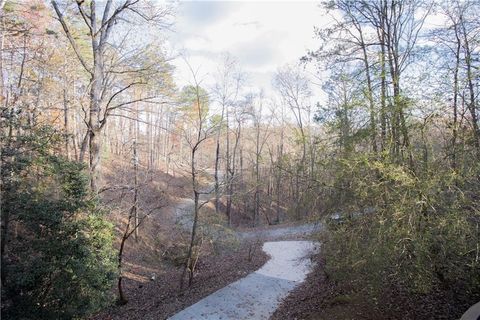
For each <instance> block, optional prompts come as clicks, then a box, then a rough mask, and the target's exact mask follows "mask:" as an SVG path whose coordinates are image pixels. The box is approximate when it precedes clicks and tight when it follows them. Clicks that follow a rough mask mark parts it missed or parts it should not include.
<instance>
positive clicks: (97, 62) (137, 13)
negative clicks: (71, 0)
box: [51, 0, 170, 192]
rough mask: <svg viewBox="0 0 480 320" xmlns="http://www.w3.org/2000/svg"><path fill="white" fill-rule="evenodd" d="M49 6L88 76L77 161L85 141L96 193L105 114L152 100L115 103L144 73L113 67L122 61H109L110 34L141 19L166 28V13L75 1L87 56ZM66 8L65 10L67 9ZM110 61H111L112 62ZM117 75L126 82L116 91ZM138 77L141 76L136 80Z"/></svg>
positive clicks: (129, 1) (133, 1)
mask: <svg viewBox="0 0 480 320" xmlns="http://www.w3.org/2000/svg"><path fill="white" fill-rule="evenodd" d="M51 3H52V6H53V8H54V10H55V13H56V15H57V17H58V20H59V21H60V23H61V25H62V29H63V31H64V33H65V36H66V37H67V39H68V40H69V42H70V45H71V46H72V48H73V50H74V52H75V54H76V57H77V59H78V61H79V63H80V64H81V65H82V67H83V68H84V70H85V72H87V74H88V75H89V76H90V81H89V88H90V89H89V90H90V93H89V106H88V110H87V111H86V113H87V114H88V116H87V120H86V125H87V134H86V135H85V138H84V144H82V150H81V152H80V160H81V161H82V160H83V155H84V153H85V150H86V143H87V142H88V146H89V161H88V162H89V167H90V187H91V189H92V191H94V192H96V191H98V178H99V176H98V175H99V173H98V171H99V165H100V151H101V132H102V130H103V128H104V127H105V125H106V123H107V119H108V117H109V115H110V114H111V113H112V111H113V110H115V109H118V108H121V107H125V106H127V105H130V104H132V103H135V102H138V101H144V100H150V99H151V98H153V97H142V98H138V99H135V98H133V99H129V100H124V101H121V100H120V101H119V98H120V97H122V96H125V95H127V93H128V92H129V90H130V89H133V88H134V87H136V86H139V85H142V84H145V81H144V79H142V78H143V77H142V76H143V75H144V74H145V72H146V71H147V70H145V69H144V68H143V67H140V68H136V67H133V68H131V69H130V70H118V69H117V68H116V66H118V65H121V64H122V63H121V62H122V61H123V60H125V57H121V56H120V57H119V59H116V60H115V59H110V58H109V57H110V54H109V52H110V51H111V49H112V48H113V49H115V45H114V43H112V42H111V41H112V34H113V32H112V31H113V30H115V29H118V30H120V29H119V28H118V26H119V25H124V24H125V22H126V23H133V22H134V19H141V20H143V21H145V22H149V23H153V24H155V25H157V26H161V27H166V26H167V25H168V22H167V18H168V16H169V15H170V11H169V9H168V8H160V7H147V8H145V7H144V6H143V5H141V3H140V1H139V0H125V1H122V2H121V3H119V4H117V5H116V4H115V3H114V2H113V0H107V1H106V2H105V3H99V2H97V1H96V0H92V1H90V2H89V3H86V2H84V1H77V2H76V8H75V9H72V10H74V16H75V17H76V18H77V19H81V22H83V27H85V28H86V29H87V30H88V34H89V38H90V50H91V57H90V56H89V55H86V54H84V52H83V51H82V50H81V49H80V45H81V44H80V43H79V40H77V39H76V38H75V36H74V31H73V29H72V27H71V26H69V25H68V24H67V21H68V19H66V18H65V17H64V12H62V10H61V8H60V7H59V5H58V3H57V1H55V0H52V2H51ZM67 9H69V6H67ZM123 32H125V31H123ZM128 36H129V33H128V31H126V33H125V35H124V37H123V39H121V40H120V46H118V47H117V48H121V47H125V46H126V41H127V38H128ZM112 61H114V62H113V63H112ZM121 73H126V74H128V77H126V81H125V82H124V83H123V84H122V85H120V86H118V88H116V89H113V90H112V88H114V87H115V86H114V85H113V84H114V82H115V81H117V76H118V75H119V74H121ZM135 75H137V76H135ZM139 75H142V76H140V77H139Z"/></svg>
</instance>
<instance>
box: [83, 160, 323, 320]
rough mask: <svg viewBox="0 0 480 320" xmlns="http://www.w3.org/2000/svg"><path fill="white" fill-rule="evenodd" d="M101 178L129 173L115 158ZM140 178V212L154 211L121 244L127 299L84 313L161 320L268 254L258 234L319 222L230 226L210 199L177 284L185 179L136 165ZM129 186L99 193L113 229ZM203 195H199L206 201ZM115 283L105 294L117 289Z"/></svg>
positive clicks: (301, 235) (184, 232) (185, 228)
mask: <svg viewBox="0 0 480 320" xmlns="http://www.w3.org/2000/svg"><path fill="white" fill-rule="evenodd" d="M106 177H107V179H108V180H107V183H108V185H110V186H122V185H126V186H128V185H129V183H131V181H132V180H133V179H132V178H133V176H132V172H131V170H130V169H129V168H128V166H124V165H122V163H121V162H119V161H117V162H116V163H113V165H112V167H111V171H109V172H108V171H107V172H106ZM139 178H140V179H139V180H140V185H141V188H140V190H139V199H140V201H139V204H140V208H141V212H148V211H152V212H153V214H151V216H149V217H148V218H147V220H146V222H145V223H144V224H143V225H142V226H141V228H140V229H139V237H138V239H135V238H134V237H133V236H132V238H131V239H129V240H128V241H127V243H126V249H125V256H124V261H125V263H124V267H123V275H124V281H123V282H124V291H125V294H126V297H127V298H128V300H129V302H128V303H127V304H126V305H123V306H117V305H112V306H111V307H109V308H107V309H105V310H103V311H101V312H100V313H98V314H96V315H94V316H93V317H92V318H91V319H95V320H100V319H102V320H103V319H105V320H106V319H166V318H167V317H169V316H172V315H174V314H175V313H177V312H179V311H181V310H183V309H185V308H186V307H188V306H191V305H192V304H194V303H196V302H197V301H199V300H201V299H203V298H204V297H206V296H208V295H210V294H212V293H213V292H215V291H217V290H219V289H221V288H223V287H225V286H227V285H229V284H231V283H234V282H235V281H237V280H239V279H241V278H244V277H246V276H247V275H249V274H251V273H252V272H254V271H256V270H258V269H259V268H260V267H261V266H263V265H264V264H265V263H266V262H267V261H268V260H269V257H268V255H267V254H266V253H265V252H264V251H262V249H261V248H262V245H263V243H264V242H265V241H267V240H276V241H279V240H299V239H302V240H305V239H306V238H307V237H308V235H309V234H310V233H311V232H312V231H313V230H315V229H317V228H320V226H316V225H305V226H298V225H294V224H288V225H277V226H273V227H259V228H243V229H241V230H238V231H235V230H233V229H230V228H227V227H225V217H223V216H218V215H216V214H215V210H214V206H213V204H212V203H211V202H210V203H208V204H206V205H205V206H204V208H203V209H202V210H203V211H202V213H201V221H200V224H199V228H200V229H201V231H202V232H201V234H203V235H204V240H203V245H202V249H201V250H202V251H201V252H202V253H201V255H200V258H199V261H198V263H197V267H196V271H195V278H194V281H193V284H192V286H191V287H190V288H187V289H184V290H183V291H180V290H179V283H180V277H181V273H182V269H183V265H182V262H181V261H182V255H183V254H184V253H185V249H186V244H187V243H188V239H189V236H190V230H191V221H192V209H193V201H192V199H191V192H189V178H188V176H183V175H180V174H176V175H171V174H166V173H165V172H163V171H161V170H158V171H156V172H149V173H146V172H145V173H144V172H141V173H140V177H139ZM211 183H212V182H211V177H205V178H204V181H203V185H204V188H205V189H209V188H210V189H211ZM131 193H132V192H131V191H128V189H127V190H126V191H124V190H123V189H118V188H112V189H111V190H107V191H105V192H104V193H103V194H102V198H103V202H104V203H105V204H107V205H108V206H109V209H110V210H109V211H110V219H111V220H112V221H113V222H114V223H115V226H116V232H117V234H118V235H121V234H122V231H123V228H124V227H125V226H126V222H127V214H126V212H128V211H129V208H130V206H131V203H132V195H131ZM207 197H208V195H206V196H203V199H202V200H208V199H207ZM210 197H211V196H210ZM156 208H159V209H156ZM117 245H118V243H117ZM115 289H116V288H114V289H113V290H112V294H116V291H115Z"/></svg>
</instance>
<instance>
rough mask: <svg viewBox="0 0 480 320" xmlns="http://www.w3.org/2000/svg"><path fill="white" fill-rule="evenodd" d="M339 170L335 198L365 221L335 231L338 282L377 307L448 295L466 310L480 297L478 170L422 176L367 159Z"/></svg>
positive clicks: (333, 260)
mask: <svg viewBox="0 0 480 320" xmlns="http://www.w3.org/2000/svg"><path fill="white" fill-rule="evenodd" d="M338 166H341V167H342V169H341V170H338V171H337V174H338V176H337V177H336V178H335V179H336V182H337V184H338V185H342V186H343V188H342V189H339V191H338V193H343V194H342V195H338V194H337V195H336V197H342V199H343V202H342V204H343V207H342V208H343V210H352V211H354V212H360V214H358V213H357V214H352V215H346V218H345V220H344V221H343V223H330V224H329V228H328V229H329V232H328V235H327V236H326V242H325V246H324V250H325V251H324V252H325V255H326V257H327V260H326V270H327V272H328V274H329V275H331V277H332V278H333V279H334V280H336V281H338V282H341V283H344V284H345V283H347V284H349V286H350V287H351V288H352V289H353V290H363V291H364V292H365V293H366V294H369V295H370V296H371V297H372V298H375V299H376V300H382V297H385V296H387V294H386V293H387V292H388V290H391V289H392V288H401V289H402V290H405V292H407V293H408V294H411V295H429V294H433V293H435V294H437V293H438V292H443V293H442V294H443V295H448V296H451V297H454V298H452V299H455V301H452V304H453V305H455V306H456V307H458V308H459V310H462V308H465V306H468V304H469V303H472V302H474V301H475V299H477V300H478V299H479V298H480V260H479V246H478V244H479V243H480V233H479V231H478V230H479V223H480V198H479V197H478V195H479V194H480V183H479V180H478V177H479V174H480V167H479V166H478V165H477V166H476V167H472V168H471V169H470V170H469V171H466V172H464V173H462V175H459V174H458V173H457V172H455V171H453V170H451V169H449V168H439V167H435V170H431V171H428V172H422V174H418V173H414V172H412V171H411V170H409V169H408V168H407V167H405V166H402V165H399V164H394V163H388V162H387V161H379V160H372V159H368V158H367V157H366V156H361V157H355V158H354V157H352V158H351V159H349V160H342V163H341V164H339V165H338ZM346 181H348V184H347V183H346ZM372 207H373V208H374V210H369V211H368V213H363V214H362V212H366V211H365V208H372ZM337 209H338V208H337Z"/></svg>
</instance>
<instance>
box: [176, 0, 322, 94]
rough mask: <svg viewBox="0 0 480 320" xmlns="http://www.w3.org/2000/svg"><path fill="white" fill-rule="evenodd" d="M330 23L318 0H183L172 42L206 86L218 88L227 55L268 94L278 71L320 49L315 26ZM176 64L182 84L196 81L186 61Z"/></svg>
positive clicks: (254, 86) (249, 81)
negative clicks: (216, 78)
mask: <svg viewBox="0 0 480 320" xmlns="http://www.w3.org/2000/svg"><path fill="white" fill-rule="evenodd" d="M327 23H328V21H327V18H326V16H325V15H324V14H322V9H321V8H320V7H319V5H318V2H300V1H292V2H272V1H268V2H266V1H264V2H246V1H244V2H227V1H190V2H180V3H179V6H178V8H177V14H176V23H175V26H174V28H173V29H174V32H173V33H172V34H171V35H170V37H169V43H170V46H171V49H172V50H173V52H175V53H177V54H178V53H182V54H183V55H184V56H185V57H187V59H188V61H189V64H190V65H191V66H192V68H193V69H194V70H195V71H198V75H199V76H200V78H201V79H202V80H203V85H204V86H206V87H208V86H211V85H212V84H213V80H212V79H213V78H214V74H215V72H216V70H218V68H219V66H220V65H221V63H222V61H223V55H224V54H225V53H227V52H228V53H229V54H230V55H231V56H233V57H235V58H236V59H237V60H238V62H239V65H240V68H241V69H242V70H243V71H245V72H246V73H247V75H248V78H247V86H248V87H250V88H252V89H253V90H260V89H263V90H264V91H265V92H266V93H267V94H268V93H269V92H271V91H272V90H273V89H272V84H271V82H272V77H273V75H274V73H275V71H276V70H277V69H278V68H279V67H281V66H283V65H285V64H287V63H298V61H299V59H300V57H302V56H303V55H305V54H306V52H307V50H308V49H315V48H316V43H318V40H315V38H314V26H324V25H325V24H327ZM173 64H174V65H175V66H176V72H175V80H176V82H177V84H178V85H179V86H183V85H186V84H188V83H191V79H192V76H191V72H190V71H189V69H188V66H187V64H186V63H185V61H184V60H183V59H181V58H180V59H175V60H174V61H173Z"/></svg>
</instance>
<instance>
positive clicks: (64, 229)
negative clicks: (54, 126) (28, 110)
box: [2, 128, 116, 319]
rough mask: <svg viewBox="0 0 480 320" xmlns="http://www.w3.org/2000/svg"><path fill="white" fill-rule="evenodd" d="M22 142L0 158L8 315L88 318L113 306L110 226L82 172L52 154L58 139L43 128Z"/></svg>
mask: <svg viewBox="0 0 480 320" xmlns="http://www.w3.org/2000/svg"><path fill="white" fill-rule="evenodd" d="M23 138H24V139H23V141H20V140H17V141H16V144H17V147H19V148H17V149H16V151H15V152H12V153H11V156H10V157H5V158H4V159H2V160H4V162H3V166H2V169H3V171H2V183H3V188H2V200H3V205H2V223H4V222H6V221H7V219H8V226H9V227H8V229H7V234H6V237H5V239H6V246H5V254H4V256H3V260H2V280H3V281H4V282H3V291H2V300H3V305H4V307H5V316H6V317H7V318H11V319H73V318H79V317H82V316H85V315H88V314H89V313H91V312H93V311H95V310H97V309H98V308H100V307H102V306H104V305H105V304H106V303H108V302H109V301H110V300H111V296H110V294H109V293H108V292H109V291H110V289H111V285H112V281H113V280H114V278H115V273H116V264H115V259H114V258H115V257H114V253H115V252H114V250H113V248H112V242H113V226H112V225H111V224H110V223H108V222H107V221H106V220H105V219H104V218H103V215H102V212H101V211H100V210H99V209H98V206H97V204H96V202H95V199H93V198H92V196H91V194H89V192H88V188H87V183H88V179H87V177H86V176H85V174H84V173H83V171H84V168H83V165H81V164H78V163H75V162H71V161H68V160H66V159H64V158H61V157H59V156H56V155H54V152H53V151H54V146H55V141H57V139H56V134H55V132H53V131H51V130H48V129H47V128H42V129H41V130H36V131H35V132H33V133H32V135H29V136H24V137H23ZM45 141H48V142H50V143H51V144H48V143H45ZM7 151H8V150H7Z"/></svg>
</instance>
